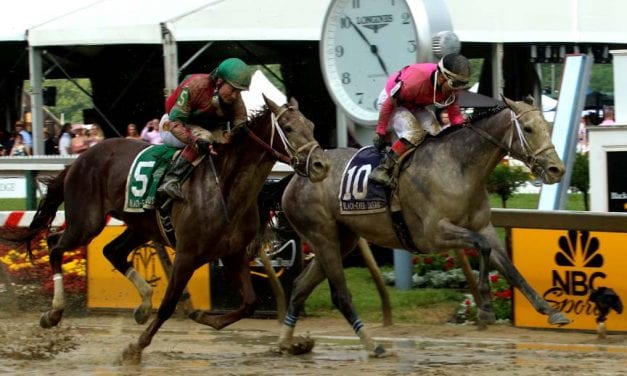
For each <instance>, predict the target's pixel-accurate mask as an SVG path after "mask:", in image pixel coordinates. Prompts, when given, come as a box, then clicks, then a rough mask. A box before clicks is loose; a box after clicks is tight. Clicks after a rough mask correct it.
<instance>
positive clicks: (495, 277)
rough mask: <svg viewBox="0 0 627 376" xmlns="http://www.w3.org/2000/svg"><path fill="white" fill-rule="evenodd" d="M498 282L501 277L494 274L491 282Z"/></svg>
mask: <svg viewBox="0 0 627 376" xmlns="http://www.w3.org/2000/svg"><path fill="white" fill-rule="evenodd" d="M498 281H499V275H498V274H492V275H491V276H490V282H492V283H497V282H498Z"/></svg>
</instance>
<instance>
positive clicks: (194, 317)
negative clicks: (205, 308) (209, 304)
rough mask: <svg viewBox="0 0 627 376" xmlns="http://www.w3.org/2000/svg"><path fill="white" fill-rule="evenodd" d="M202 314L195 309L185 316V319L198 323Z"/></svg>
mask: <svg viewBox="0 0 627 376" xmlns="http://www.w3.org/2000/svg"><path fill="white" fill-rule="evenodd" d="M202 314H203V313H202V311H201V310H199V309H197V310H194V311H191V312H190V313H189V314H188V315H187V317H189V318H190V319H192V320H194V321H196V322H200V321H199V320H200V318H201V317H202Z"/></svg>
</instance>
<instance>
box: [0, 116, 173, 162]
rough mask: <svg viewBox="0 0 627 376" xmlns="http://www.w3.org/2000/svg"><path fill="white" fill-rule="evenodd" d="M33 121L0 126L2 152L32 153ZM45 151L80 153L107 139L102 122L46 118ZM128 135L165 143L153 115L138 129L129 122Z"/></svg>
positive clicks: (50, 152)
mask: <svg viewBox="0 0 627 376" xmlns="http://www.w3.org/2000/svg"><path fill="white" fill-rule="evenodd" d="M31 131H32V129H31V124H30V123H23V122H22V121H17V122H16V123H15V127H14V129H13V130H12V131H2V130H0V156H28V155H32V154H33V152H32V150H33V137H32V133H31ZM43 135H44V154H45V155H62V156H67V155H72V154H80V153H82V152H84V151H85V150H87V149H89V148H90V147H92V146H94V145H96V144H97V143H99V142H101V141H102V140H104V139H105V134H104V132H103V131H102V128H101V126H100V125H99V124H97V123H93V124H70V123H66V124H63V126H60V127H59V126H57V125H56V124H55V123H54V122H46V124H45V126H44V131H43ZM125 137H126V138H132V139H137V140H143V141H146V142H148V143H150V144H151V145H158V144H162V143H163V141H162V140H161V136H160V134H159V120H158V119H152V120H150V121H148V122H146V125H145V126H144V127H143V128H142V129H141V133H140V131H139V130H138V127H137V125H135V124H134V123H129V124H128V126H127V128H126V135H125Z"/></svg>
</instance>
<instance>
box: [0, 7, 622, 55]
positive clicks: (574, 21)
mask: <svg viewBox="0 0 627 376" xmlns="http://www.w3.org/2000/svg"><path fill="white" fill-rule="evenodd" d="M424 1H428V0H424ZM444 1H445V3H446V5H447V7H448V9H449V12H450V14H451V19H452V22H453V28H454V30H455V32H456V33H457V35H458V36H459V37H460V40H462V41H464V42H489V43H500V42H502V43H516V42H538V43H543V42H563V43H567V42H570V43H627V22H624V20H623V15H624V14H625V13H627V2H625V1H623V0H603V2H602V4H599V3H598V2H594V1H574V0H553V1H551V2H550V4H548V3H547V2H546V1H545V0H528V1H527V2H525V4H524V6H523V5H522V3H519V4H517V5H516V8H515V9H514V8H512V4H510V3H509V2H507V1H502V0H481V1H477V2H468V1H466V0H444ZM329 3H330V0H316V1H311V0H272V1H257V0H178V1H176V2H175V3H172V2H171V1H166V0H132V1H129V0H87V1H85V0H83V1H81V0H57V1H52V2H50V1H49V2H42V1H40V0H22V1H20V2H15V3H12V4H11V7H8V10H5V11H4V13H3V16H4V17H5V18H6V19H10V20H11V22H9V23H4V24H3V25H0V40H24V35H25V33H26V30H29V33H28V41H29V43H30V44H31V45H33V46H60V45H97V44H135V43H138V44H143V43H154V44H158V43H161V26H160V25H161V24H164V25H166V26H167V27H168V29H170V30H171V31H172V32H173V34H174V37H175V40H176V41H180V42H185V41H218V40H231V41H232V40H240V41H241V40H248V41H260V40H292V41H295V40H318V39H319V38H320V32H321V28H322V22H323V19H324V16H325V14H326V9H327V7H328V5H329ZM608 10H611V11H608ZM514 12H515V14H514ZM479 20H480V21H479Z"/></svg>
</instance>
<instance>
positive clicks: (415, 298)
mask: <svg viewBox="0 0 627 376" xmlns="http://www.w3.org/2000/svg"><path fill="white" fill-rule="evenodd" d="M389 269H390V268H389V267H384V268H382V270H383V271H385V270H389ZM345 275H346V282H347V284H348V288H349V290H350V291H351V293H352V295H353V304H354V306H355V309H356V310H357V312H358V313H359V316H360V317H361V319H362V320H363V321H365V322H379V323H380V322H381V321H382V312H381V300H380V298H379V293H378V292H377V289H376V287H375V285H374V282H373V281H372V277H371V276H370V272H369V271H368V270H367V269H365V268H347V269H346V270H345ZM387 291H388V294H389V296H390V302H391V305H392V320H393V321H394V322H395V323H402V322H408V323H409V322H411V323H414V324H434V323H443V322H446V321H448V320H449V319H451V318H452V316H453V315H454V314H455V312H456V310H457V308H458V306H459V302H461V301H462V300H463V292H459V291H455V290H450V289H411V290H398V289H396V288H394V287H392V286H387ZM305 312H306V314H307V315H308V316H314V317H333V318H341V317H342V314H341V313H340V311H338V310H337V309H336V308H335V307H334V306H333V303H331V296H330V294H329V286H328V283H327V282H326V281H325V282H323V283H322V284H321V285H320V286H318V287H317V288H316V289H315V290H314V292H313V293H312V294H311V296H310V297H309V299H307V301H306V303H305Z"/></svg>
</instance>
